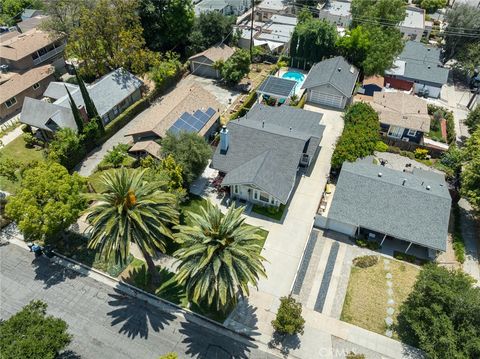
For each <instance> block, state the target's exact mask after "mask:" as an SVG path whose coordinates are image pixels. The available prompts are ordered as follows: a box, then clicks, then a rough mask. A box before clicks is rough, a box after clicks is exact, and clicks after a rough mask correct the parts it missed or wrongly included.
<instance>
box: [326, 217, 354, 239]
mask: <svg viewBox="0 0 480 359" xmlns="http://www.w3.org/2000/svg"><path fill="white" fill-rule="evenodd" d="M327 228H328V229H331V230H332V231H336V232H340V233H343V234H346V235H347V236H353V235H354V234H355V231H356V230H357V227H356V226H353V225H351V224H347V223H342V222H340V221H336V220H334V219H332V218H329V219H328V220H327Z"/></svg>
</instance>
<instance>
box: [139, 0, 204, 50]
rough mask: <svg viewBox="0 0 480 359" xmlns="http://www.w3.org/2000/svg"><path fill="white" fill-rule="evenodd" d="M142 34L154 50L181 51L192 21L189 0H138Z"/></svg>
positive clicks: (192, 13)
mask: <svg viewBox="0 0 480 359" xmlns="http://www.w3.org/2000/svg"><path fill="white" fill-rule="evenodd" d="M139 14H140V19H141V22H142V26H143V29H144V32H143V35H144V36H145V41H146V43H147V46H148V48H149V49H151V50H154V51H173V50H176V51H179V50H180V52H181V51H183V47H184V46H185V45H186V44H187V41H188V35H189V34H190V32H191V31H192V26H193V23H194V17H195V15H194V11H193V5H192V2H191V0H140V6H139Z"/></svg>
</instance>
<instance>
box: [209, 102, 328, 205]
mask: <svg viewBox="0 0 480 359" xmlns="http://www.w3.org/2000/svg"><path fill="white" fill-rule="evenodd" d="M321 118H322V114H319V113H316V112H310V111H306V110H302V109H296V108H293V107H289V106H282V107H270V106H264V105H261V104H256V105H255V106H254V107H253V108H252V109H251V110H250V111H249V112H248V113H247V115H246V116H244V117H241V118H239V119H237V120H233V121H230V122H229V123H228V125H227V127H224V128H223V129H222V130H221V131H220V144H219V145H218V147H217V149H216V151H215V153H214V155H213V159H212V167H213V168H214V169H216V170H218V171H219V172H221V173H222V174H225V177H224V178H223V181H222V185H223V186H226V187H228V188H229V189H230V195H231V196H232V197H235V198H239V199H241V200H245V201H249V202H252V203H256V204H259V205H263V206H275V207H276V206H279V205H280V204H286V203H287V202H288V199H289V198H290V196H291V194H292V191H293V189H294V187H295V182H296V179H297V173H298V169H299V167H300V166H303V167H308V166H313V165H314V163H315V160H316V157H317V155H318V151H319V150H320V147H319V145H320V141H321V139H322V135H323V131H324V129H325V126H323V125H321V124H320V120H321Z"/></svg>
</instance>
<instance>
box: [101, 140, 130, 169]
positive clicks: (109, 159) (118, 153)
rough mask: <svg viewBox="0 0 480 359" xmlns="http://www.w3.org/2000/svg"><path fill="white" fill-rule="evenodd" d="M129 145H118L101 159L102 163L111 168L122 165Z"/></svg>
mask: <svg viewBox="0 0 480 359" xmlns="http://www.w3.org/2000/svg"><path fill="white" fill-rule="evenodd" d="M129 147H130V146H129V145H127V144H125V143H119V144H118V145H116V146H113V148H112V149H111V150H109V151H107V154H106V155H105V157H104V158H103V160H102V162H105V163H106V164H108V165H111V166H112V167H113V168H118V167H120V166H121V165H122V163H123V161H124V160H125V158H126V157H127V156H128V149H129Z"/></svg>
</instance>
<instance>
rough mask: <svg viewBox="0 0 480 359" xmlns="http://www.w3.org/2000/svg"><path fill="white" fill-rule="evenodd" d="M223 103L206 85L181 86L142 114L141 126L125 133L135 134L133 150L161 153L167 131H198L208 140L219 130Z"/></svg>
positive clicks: (136, 151) (141, 153) (137, 152)
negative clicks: (160, 148) (206, 88)
mask: <svg viewBox="0 0 480 359" xmlns="http://www.w3.org/2000/svg"><path fill="white" fill-rule="evenodd" d="M222 110H223V106H222V105H221V104H220V103H219V102H218V101H217V99H216V97H215V96H214V95H212V94H211V93H210V92H208V91H207V90H205V89H204V88H203V87H201V86H199V85H197V84H192V85H190V86H179V87H177V88H175V89H174V90H173V91H172V92H171V94H170V95H169V96H166V97H165V98H164V99H163V101H162V102H160V103H159V104H158V105H155V107H154V108H153V109H152V110H151V111H148V113H144V114H142V115H143V116H144V117H143V118H142V121H140V123H139V125H138V126H137V127H136V128H134V129H133V130H132V131H130V132H129V133H127V134H126V136H132V137H133V141H134V145H133V146H132V147H131V148H130V150H129V151H130V153H132V154H135V155H138V156H143V155H147V154H149V155H152V156H154V157H157V156H158V149H159V147H158V146H159V145H158V142H159V140H161V139H162V138H163V137H165V135H166V134H167V132H172V133H175V134H177V133H180V132H190V133H197V134H198V135H199V136H202V137H204V138H205V139H206V140H209V139H211V138H212V137H213V135H214V134H215V132H216V131H217V130H218V126H219V119H220V114H221V112H222Z"/></svg>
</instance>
